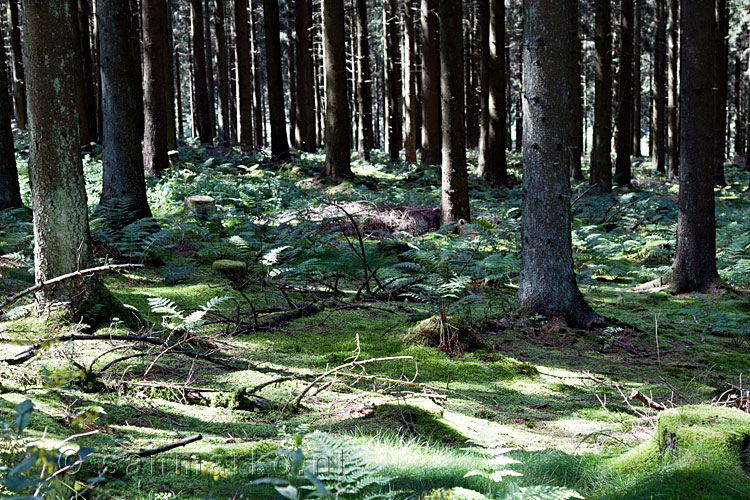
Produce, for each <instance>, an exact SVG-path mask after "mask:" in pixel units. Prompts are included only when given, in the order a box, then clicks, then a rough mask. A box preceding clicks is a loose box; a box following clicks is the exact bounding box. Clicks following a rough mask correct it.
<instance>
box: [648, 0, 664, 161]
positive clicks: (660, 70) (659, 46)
mask: <svg viewBox="0 0 750 500" xmlns="http://www.w3.org/2000/svg"><path fill="white" fill-rule="evenodd" d="M666 3H667V0H656V42H655V43H656V44H655V46H654V70H653V71H654V96H653V118H652V120H651V124H652V127H653V134H652V135H653V141H654V143H653V147H652V152H651V153H652V158H651V162H652V163H653V165H654V166H655V167H656V171H657V172H659V173H662V174H663V173H664V172H665V171H666V167H665V155H666V128H667V73H666V71H667V5H666Z"/></svg>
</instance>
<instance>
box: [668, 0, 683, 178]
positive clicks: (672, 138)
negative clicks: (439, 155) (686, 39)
mask: <svg viewBox="0 0 750 500" xmlns="http://www.w3.org/2000/svg"><path fill="white" fill-rule="evenodd" d="M679 12H680V11H679V1H678V0H669V68H668V69H669V78H668V79H667V85H668V87H669V89H668V97H667V154H668V155H669V168H668V178H669V179H670V180H674V179H676V178H677V176H678V175H679V165H680V122H679V113H678V111H679V108H680V94H679V93H680V89H679V82H678V76H677V62H678V60H679V57H680V49H679V46H678V39H679V31H680V27H679Z"/></svg>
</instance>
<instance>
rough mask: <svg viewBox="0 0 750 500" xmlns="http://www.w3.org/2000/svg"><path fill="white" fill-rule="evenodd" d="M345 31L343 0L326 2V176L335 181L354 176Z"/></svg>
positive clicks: (324, 7) (324, 27)
mask: <svg viewBox="0 0 750 500" xmlns="http://www.w3.org/2000/svg"><path fill="white" fill-rule="evenodd" d="M345 40H346V32H345V30H344V2H343V0H324V1H323V45H324V47H325V64H324V71H325V78H326V123H325V147H326V164H325V171H324V176H325V177H326V178H327V179H328V180H330V181H331V182H333V183H336V182H339V181H340V180H342V179H344V178H347V177H351V175H352V171H351V165H350V153H349V140H350V137H351V122H350V120H349V93H348V90H347V85H346V50H345Z"/></svg>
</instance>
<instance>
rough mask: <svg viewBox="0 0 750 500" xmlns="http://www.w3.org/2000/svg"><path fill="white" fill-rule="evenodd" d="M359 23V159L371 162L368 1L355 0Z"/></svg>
mask: <svg viewBox="0 0 750 500" xmlns="http://www.w3.org/2000/svg"><path fill="white" fill-rule="evenodd" d="M355 2H356V22H357V60H358V63H359V64H358V65H357V68H358V70H359V75H358V77H357V106H358V107H359V122H358V126H359V141H358V143H357V150H358V151H359V158H360V159H364V160H367V161H370V150H371V149H372V147H373V143H372V70H371V69H370V27H369V24H368V17H367V0H355Z"/></svg>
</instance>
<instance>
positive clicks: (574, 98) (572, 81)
mask: <svg viewBox="0 0 750 500" xmlns="http://www.w3.org/2000/svg"><path fill="white" fill-rule="evenodd" d="M581 55H582V54H581V35H580V6H579V1H578V0H569V12H568V71H567V76H568V88H569V89H570V101H569V106H568V135H569V137H568V169H569V170H570V175H571V176H573V178H574V179H578V180H581V179H583V171H582V169H581V156H582V155H583V109H582V100H581Z"/></svg>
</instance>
